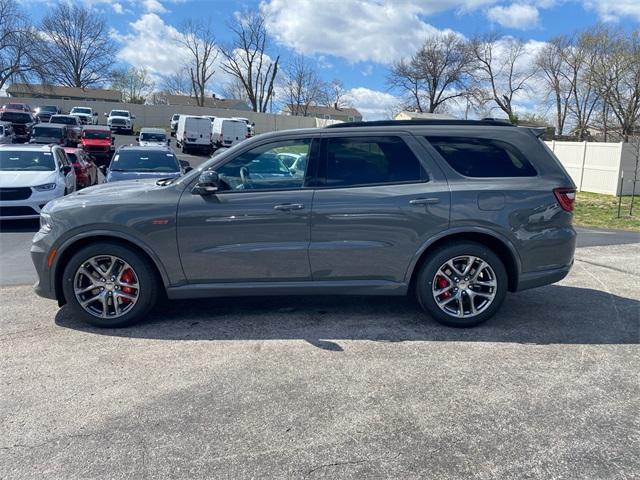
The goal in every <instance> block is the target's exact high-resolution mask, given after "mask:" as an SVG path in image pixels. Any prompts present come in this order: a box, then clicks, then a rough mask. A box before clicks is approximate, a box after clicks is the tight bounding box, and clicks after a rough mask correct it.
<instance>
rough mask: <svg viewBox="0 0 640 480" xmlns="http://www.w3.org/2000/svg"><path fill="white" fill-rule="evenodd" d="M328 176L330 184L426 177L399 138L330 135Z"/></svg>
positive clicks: (381, 181)
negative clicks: (338, 136) (331, 136)
mask: <svg viewBox="0 0 640 480" xmlns="http://www.w3.org/2000/svg"><path fill="white" fill-rule="evenodd" d="M326 145H327V146H326V165H325V166H324V170H325V172H321V173H320V175H319V176H320V177H323V178H325V182H326V186H327V187H349V186H356V185H378V184H385V183H408V182H421V181H424V180H426V179H427V176H426V172H425V171H424V169H423V168H422V166H421V165H420V161H419V160H418V159H417V158H416V156H415V155H414V154H413V152H412V151H411V150H410V149H409V147H408V146H407V144H406V143H405V142H404V140H402V138H400V137H342V138H328V139H327V143H326Z"/></svg>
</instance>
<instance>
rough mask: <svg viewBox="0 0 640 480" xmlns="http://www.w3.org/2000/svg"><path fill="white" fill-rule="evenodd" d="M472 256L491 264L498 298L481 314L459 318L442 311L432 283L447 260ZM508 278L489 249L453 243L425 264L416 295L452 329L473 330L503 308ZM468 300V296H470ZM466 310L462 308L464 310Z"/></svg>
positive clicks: (502, 266)
mask: <svg viewBox="0 0 640 480" xmlns="http://www.w3.org/2000/svg"><path fill="white" fill-rule="evenodd" d="M464 255H473V256H475V257H479V258H481V259H482V260H484V261H485V262H487V263H488V264H489V266H490V267H491V269H492V270H493V272H494V273H495V277H496V284H497V285H496V287H495V297H494V299H493V301H492V303H491V304H489V305H488V306H487V307H486V309H485V310H483V311H481V312H480V313H479V314H477V315H475V316H471V317H467V318H459V317H456V316H454V315H451V314H449V313H447V312H445V311H443V310H442V309H441V308H440V307H439V306H438V305H437V303H436V300H435V299H434V297H433V293H432V284H433V280H434V278H435V276H436V273H437V272H438V270H439V269H440V267H441V266H442V265H443V264H444V263H445V262H447V261H448V260H450V259H452V258H455V257H459V256H464ZM507 284H508V276H507V271H506V269H505V267H504V264H503V263H502V261H501V260H500V258H499V257H498V256H497V255H496V254H495V253H494V252H493V251H492V250H491V249H490V248H488V247H486V246H484V245H482V244H480V243H475V242H467V241H461V242H452V243H451V244H449V245H446V246H444V247H441V248H439V249H437V250H436V251H434V252H433V253H432V254H431V255H430V256H429V258H428V259H427V260H426V261H425V262H424V263H423V264H422V267H421V268H420V271H419V272H418V276H417V277H416V284H415V288H416V296H417V298H418V302H419V303H420V306H421V307H422V308H423V309H424V310H425V311H426V312H427V313H428V314H429V315H430V316H431V317H433V318H434V319H435V320H436V321H437V322H439V323H442V324H443V325H447V326H450V327H459V328H466V327H474V326H476V325H479V324H481V323H483V322H486V321H487V320H489V319H490V318H491V317H492V316H493V315H495V314H496V312H497V311H498V310H499V309H500V306H501V305H502V303H503V302H504V299H505V297H506V294H507ZM467 298H468V297H467ZM462 310H463V308H460V311H462Z"/></svg>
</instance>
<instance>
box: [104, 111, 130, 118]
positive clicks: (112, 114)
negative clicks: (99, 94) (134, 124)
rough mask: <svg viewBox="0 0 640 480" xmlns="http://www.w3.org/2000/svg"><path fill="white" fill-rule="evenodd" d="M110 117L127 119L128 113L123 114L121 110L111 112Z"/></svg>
mask: <svg viewBox="0 0 640 480" xmlns="http://www.w3.org/2000/svg"><path fill="white" fill-rule="evenodd" d="M109 116H110V117H128V116H129V112H125V111H123V110H111V113H110V114H109Z"/></svg>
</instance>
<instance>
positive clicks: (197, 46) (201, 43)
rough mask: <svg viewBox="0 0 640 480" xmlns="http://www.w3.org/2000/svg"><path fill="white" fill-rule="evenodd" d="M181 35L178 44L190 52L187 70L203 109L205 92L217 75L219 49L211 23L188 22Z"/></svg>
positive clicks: (197, 99)
mask: <svg viewBox="0 0 640 480" xmlns="http://www.w3.org/2000/svg"><path fill="white" fill-rule="evenodd" d="M181 33H182V36H181V37H180V38H179V40H178V43H179V44H180V45H182V46H183V47H184V48H185V49H186V50H187V51H188V52H189V60H188V63H187V70H188V72H189V77H190V79H191V85H192V90H193V92H194V94H195V97H196V102H197V104H198V105H199V106H201V107H202V106H204V99H205V96H206V94H205V90H206V87H207V84H208V82H209V81H210V80H211V78H212V77H213V74H214V73H215V70H214V65H215V62H216V60H217V58H218V48H217V46H216V38H215V35H214V34H213V29H212V27H211V21H210V20H209V21H207V22H196V21H193V20H187V21H186V22H185V23H184V24H183V25H182V28H181Z"/></svg>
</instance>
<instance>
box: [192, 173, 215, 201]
mask: <svg viewBox="0 0 640 480" xmlns="http://www.w3.org/2000/svg"><path fill="white" fill-rule="evenodd" d="M219 185H220V177H219V176H218V173H217V172H214V171H212V170H207V171H205V172H202V173H201V174H200V177H198V183H196V185H195V187H193V190H192V191H191V193H194V194H196V195H213V194H214V193H216V192H217V191H218V187H219Z"/></svg>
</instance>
